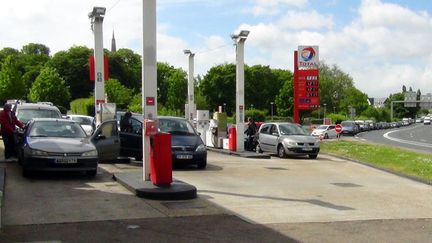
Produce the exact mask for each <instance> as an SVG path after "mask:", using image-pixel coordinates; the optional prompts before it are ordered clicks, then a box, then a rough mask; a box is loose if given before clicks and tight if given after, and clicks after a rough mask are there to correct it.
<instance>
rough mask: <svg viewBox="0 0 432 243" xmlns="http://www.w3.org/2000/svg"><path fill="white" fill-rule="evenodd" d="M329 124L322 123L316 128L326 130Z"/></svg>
mask: <svg viewBox="0 0 432 243" xmlns="http://www.w3.org/2000/svg"><path fill="white" fill-rule="evenodd" d="M328 127H329V126H327V125H321V126H319V127H317V128H316V129H320V130H326V129H327V128H328Z"/></svg>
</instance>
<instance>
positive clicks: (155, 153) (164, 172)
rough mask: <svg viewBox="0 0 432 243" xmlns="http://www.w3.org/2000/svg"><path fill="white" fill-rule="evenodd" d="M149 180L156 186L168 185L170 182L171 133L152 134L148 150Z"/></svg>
mask: <svg viewBox="0 0 432 243" xmlns="http://www.w3.org/2000/svg"><path fill="white" fill-rule="evenodd" d="M150 180H151V182H152V183H153V184H154V185H156V186H168V185H170V184H171V182H172V157H171V134H169V133H157V134H156V135H154V136H153V145H152V148H151V150H150Z"/></svg>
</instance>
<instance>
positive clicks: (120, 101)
mask: <svg viewBox="0 0 432 243" xmlns="http://www.w3.org/2000/svg"><path fill="white" fill-rule="evenodd" d="M105 91H106V94H107V98H108V102H111V103H116V105H117V108H118V109H120V110H123V109H127V106H128V104H129V103H130V102H131V100H132V97H133V92H132V90H131V89H128V88H126V87H125V86H124V85H122V84H121V83H120V82H119V81H118V80H117V79H109V80H108V81H107V82H105Z"/></svg>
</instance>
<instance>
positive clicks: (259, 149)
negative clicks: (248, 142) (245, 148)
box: [255, 144, 263, 154]
mask: <svg viewBox="0 0 432 243" xmlns="http://www.w3.org/2000/svg"><path fill="white" fill-rule="evenodd" d="M255 152H257V153H259V154H262V153H263V151H262V150H261V146H260V145H259V144H257V146H256V148H255Z"/></svg>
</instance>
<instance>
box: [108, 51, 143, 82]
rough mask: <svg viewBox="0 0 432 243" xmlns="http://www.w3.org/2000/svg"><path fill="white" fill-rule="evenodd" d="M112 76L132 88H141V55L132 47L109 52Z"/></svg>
mask: <svg viewBox="0 0 432 243" xmlns="http://www.w3.org/2000/svg"><path fill="white" fill-rule="evenodd" d="M108 62H109V72H110V77H112V78H114V79H117V80H118V81H119V82H120V83H121V84H122V85H124V86H126V87H127V88H130V89H135V90H139V89H141V56H140V55H138V54H135V53H134V52H133V51H132V50H130V49H125V48H122V49H119V50H118V51H116V52H109V53H108Z"/></svg>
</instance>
